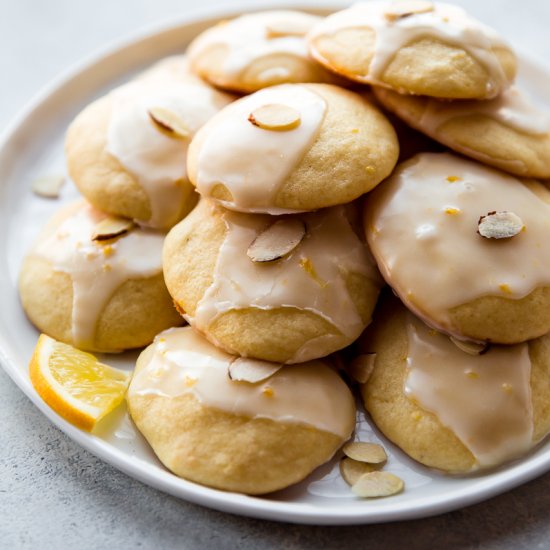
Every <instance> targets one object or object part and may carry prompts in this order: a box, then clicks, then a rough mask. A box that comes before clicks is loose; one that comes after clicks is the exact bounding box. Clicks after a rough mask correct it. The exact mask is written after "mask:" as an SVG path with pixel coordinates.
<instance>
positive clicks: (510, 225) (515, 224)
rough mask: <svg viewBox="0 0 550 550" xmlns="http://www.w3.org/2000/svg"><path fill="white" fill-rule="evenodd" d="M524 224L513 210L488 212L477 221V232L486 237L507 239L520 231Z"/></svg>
mask: <svg viewBox="0 0 550 550" xmlns="http://www.w3.org/2000/svg"><path fill="white" fill-rule="evenodd" d="M524 227H525V226H524V225H523V222H522V221H521V218H520V217H519V216H518V215H517V214H514V213H513V212H507V211H502V212H496V211H493V212H489V213H487V214H486V215H485V216H481V218H479V221H478V222H477V232H478V233H479V234H480V235H481V236H482V237H485V238H486V239H509V238H511V237H514V236H515V235H517V234H518V233H521V231H522V230H523V228H524Z"/></svg>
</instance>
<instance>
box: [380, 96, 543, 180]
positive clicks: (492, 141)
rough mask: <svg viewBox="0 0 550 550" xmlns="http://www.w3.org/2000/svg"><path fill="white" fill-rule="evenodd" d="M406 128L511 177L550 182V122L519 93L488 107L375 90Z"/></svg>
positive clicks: (486, 103)
mask: <svg viewBox="0 0 550 550" xmlns="http://www.w3.org/2000/svg"><path fill="white" fill-rule="evenodd" d="M374 93H375V96H376V98H377V99H378V101H379V102H380V103H381V104H382V105H383V106H384V107H386V108H387V109H389V110H390V111H392V112H394V113H395V114H396V115H398V116H399V117H401V118H402V119H403V120H404V121H405V122H407V124H410V125H411V126H412V127H414V128H416V129H417V130H420V131H421V132H424V133H425V134H427V135H428V136H430V137H431V138H433V139H435V140H437V141H439V142H440V143H443V144H445V145H447V146H448V147H450V148H451V149H454V150H455V151H457V152H459V153H462V154H464V155H466V156H468V157H472V158H474V159H476V160H479V161H480V162H483V163H485V164H489V165H490V166H495V167H496V168H500V169H501V170H505V171H506V172H510V173H512V174H515V175H518V176H523V177H530V178H550V116H548V114H547V113H545V112H544V111H542V110H540V109H538V108H537V107H536V106H535V105H534V103H533V102H532V100H531V99H530V98H529V97H528V96H527V94H526V93H525V92H523V91H521V90H520V89H518V88H516V87H511V88H509V89H508V90H506V91H504V92H503V93H502V94H501V95H499V96H498V97H497V98H495V99H491V100H488V101H475V100H471V101H451V102H444V101H438V100H436V99H431V98H428V97H415V96H412V95H403V94H398V93H396V92H394V91H391V90H388V89H386V88H379V87H375V88H374Z"/></svg>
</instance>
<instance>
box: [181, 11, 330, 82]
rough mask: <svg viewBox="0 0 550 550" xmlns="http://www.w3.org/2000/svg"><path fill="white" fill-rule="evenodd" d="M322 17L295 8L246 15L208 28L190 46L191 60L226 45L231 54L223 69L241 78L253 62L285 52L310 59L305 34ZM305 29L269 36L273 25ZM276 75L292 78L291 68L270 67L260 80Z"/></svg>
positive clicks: (269, 80)
mask: <svg viewBox="0 0 550 550" xmlns="http://www.w3.org/2000/svg"><path fill="white" fill-rule="evenodd" d="M320 20H321V18H320V17H316V16H314V15H309V14H307V13H300V12H294V11H268V12H265V13H254V14H251V15H243V16H241V17H238V18H237V19H233V20H232V21H228V22H225V23H223V24H220V25H218V26H216V27H213V28H212V29H208V30H207V31H206V32H205V33H203V34H201V35H200V36H199V37H198V38H197V39H196V40H195V41H194V42H193V43H192V44H191V46H190V48H189V61H190V62H191V64H192V63H193V61H194V60H195V59H197V58H199V57H200V56H201V55H202V54H203V53H205V52H207V51H208V50H209V49H210V48H213V47H218V46H224V47H225V48H226V50H227V57H226V59H225V61H224V66H223V70H224V73H225V75H226V77H228V78H232V79H236V78H238V77H239V76H240V75H241V74H242V73H243V72H244V71H245V70H246V69H247V68H248V67H250V65H251V64H252V63H254V62H255V61H256V60H258V59H261V58H263V57H268V56H271V55H279V54H285V55H290V56H293V57H297V58H300V59H308V60H309V55H308V50H307V46H306V43H305V40H304V35H305V34H306V33H307V32H308V31H309V30H310V29H311V27H313V26H314V25H315V24H316V23H318V22H319V21H320ZM270 25H272V26H276V27H277V28H279V27H280V28H283V29H284V28H285V27H288V28H289V29H290V30H291V31H292V30H293V29H303V34H302V35H301V36H278V37H273V38H271V37H269V26H270ZM274 76H278V77H280V78H288V77H289V76H290V74H289V72H288V68H287V67H286V66H283V65H281V66H280V67H270V68H269V69H268V70H266V71H265V72H264V73H262V74H260V75H259V76H258V78H259V80H260V81H262V80H264V81H265V82H272V79H273V78H274Z"/></svg>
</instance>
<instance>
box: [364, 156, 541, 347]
mask: <svg viewBox="0 0 550 550" xmlns="http://www.w3.org/2000/svg"><path fill="white" fill-rule="evenodd" d="M549 197H550V193H549V192H548V190H547V189H546V188H545V187H544V186H542V185H541V184H539V183H537V182H522V181H520V180H517V179H515V178H513V177H511V176H508V175H506V174H504V173H501V172H498V171H496V170H494V169H491V168H487V167H484V166H482V165H479V164H476V163H474V162H471V161H467V160H463V159H461V158H459V157H455V156H453V155H451V154H447V153H443V154H429V153H428V154H419V155H417V156H416V157H414V158H413V159H411V160H410V161H408V162H405V163H403V164H402V165H401V166H400V167H399V168H398V169H397V170H396V171H395V173H394V174H393V175H392V176H391V177H390V178H389V179H388V180H387V181H386V182H385V183H384V185H383V186H381V187H380V189H379V190H377V191H375V192H374V194H373V195H372V196H371V197H370V198H369V201H368V203H367V204H366V207H365V208H366V209H365V231H366V233H367V239H368V242H369V245H370V247H371V250H372V252H373V254H374V256H375V258H376V260H377V262H378V266H379V268H380V270H381V272H382V275H383V276H384V278H385V279H386V281H387V282H388V283H389V284H390V286H391V287H392V288H393V289H394V291H395V292H396V293H397V294H398V295H399V296H400V298H401V299H402V300H403V301H404V303H405V304H406V305H407V307H409V308H410V309H411V310H413V311H414V312H415V313H416V314H417V315H419V316H420V317H421V318H422V319H423V320H424V321H425V322H426V323H428V324H430V325H432V326H434V327H435V328H437V329H439V330H442V331H444V332H448V333H451V334H455V335H458V336H461V337H467V338H472V339H476V340H491V341H494V342H499V343H516V342H522V341H525V340H528V339H530V338H535V337H537V336H540V335H542V334H545V333H546V332H548V331H549V330H550V317H549V315H548V314H547V312H546V311H547V309H548V306H549V305H550V303H549V302H550V293H548V291H547V290H545V288H546V287H549V286H550V249H549V247H550V241H549V239H548V235H550V205H549V204H548V203H549V202H550V199H549Z"/></svg>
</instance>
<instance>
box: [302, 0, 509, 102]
mask: <svg viewBox="0 0 550 550" xmlns="http://www.w3.org/2000/svg"><path fill="white" fill-rule="evenodd" d="M396 4H397V5H399V2H397V3H396ZM433 5H434V10H433V11H430V12H427V13H418V14H413V15H409V16H407V17H402V18H398V19H396V20H394V21H390V20H388V19H387V18H386V17H385V13H386V12H387V11H388V9H389V8H390V7H391V6H392V2H388V1H386V0H373V1H370V2H358V3H357V4H354V5H353V6H351V7H350V8H348V9H346V10H343V11H340V12H337V13H335V14H333V15H331V16H329V17H327V18H326V19H324V20H323V21H322V22H321V23H320V24H319V25H316V26H315V27H314V28H313V30H312V31H311V32H310V33H309V35H308V40H309V41H310V42H311V43H312V44H313V53H314V54H315V55H320V54H319V52H317V51H316V50H315V46H314V43H315V40H316V39H317V38H319V37H320V36H326V35H332V34H335V33H336V32H338V31H339V30H342V29H347V28H364V27H368V28H371V29H373V30H374V31H375V33H376V37H375V45H374V55H373V58H372V60H371V63H370V66H369V74H368V75H365V80H366V81H368V82H374V83H378V84H382V85H383V84H384V82H383V81H381V79H382V77H383V74H384V71H385V70H386V68H387V67H388V65H389V63H390V62H391V60H392V59H393V56H394V55H395V53H396V52H397V51H398V50H399V49H401V48H403V47H405V46H407V45H408V44H411V43H413V42H415V41H417V40H420V39H422V38H426V37H434V38H438V39H440V40H441V41H443V42H445V43H447V44H451V45H456V46H458V47H461V48H463V49H464V50H465V51H467V52H468V53H469V54H470V55H472V57H474V58H475V59H476V60H477V61H479V62H480V63H481V64H482V65H483V66H484V67H485V68H486V69H487V71H488V73H489V82H488V84H487V93H488V96H490V97H494V96H496V95H497V94H498V93H499V92H500V91H501V90H502V89H503V88H504V87H506V85H507V84H508V81H507V78H506V75H505V74H504V71H503V69H502V66H501V64H500V63H499V60H498V58H497V57H496V55H495V54H494V53H493V52H492V51H491V49H492V48H497V47H503V48H508V49H509V46H508V44H507V43H506V42H505V41H504V40H503V38H502V37H501V36H500V35H498V34H497V33H496V32H495V31H494V30H493V29H491V28H490V27H488V26H486V25H484V24H483V23H481V22H479V21H477V20H475V19H473V18H472V17H470V16H469V15H468V14H467V13H466V12H465V11H464V10H463V9H462V8H460V7H458V6H454V5H452V4H445V3H443V2H434V3H433ZM358 78H359V77H358Z"/></svg>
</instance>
